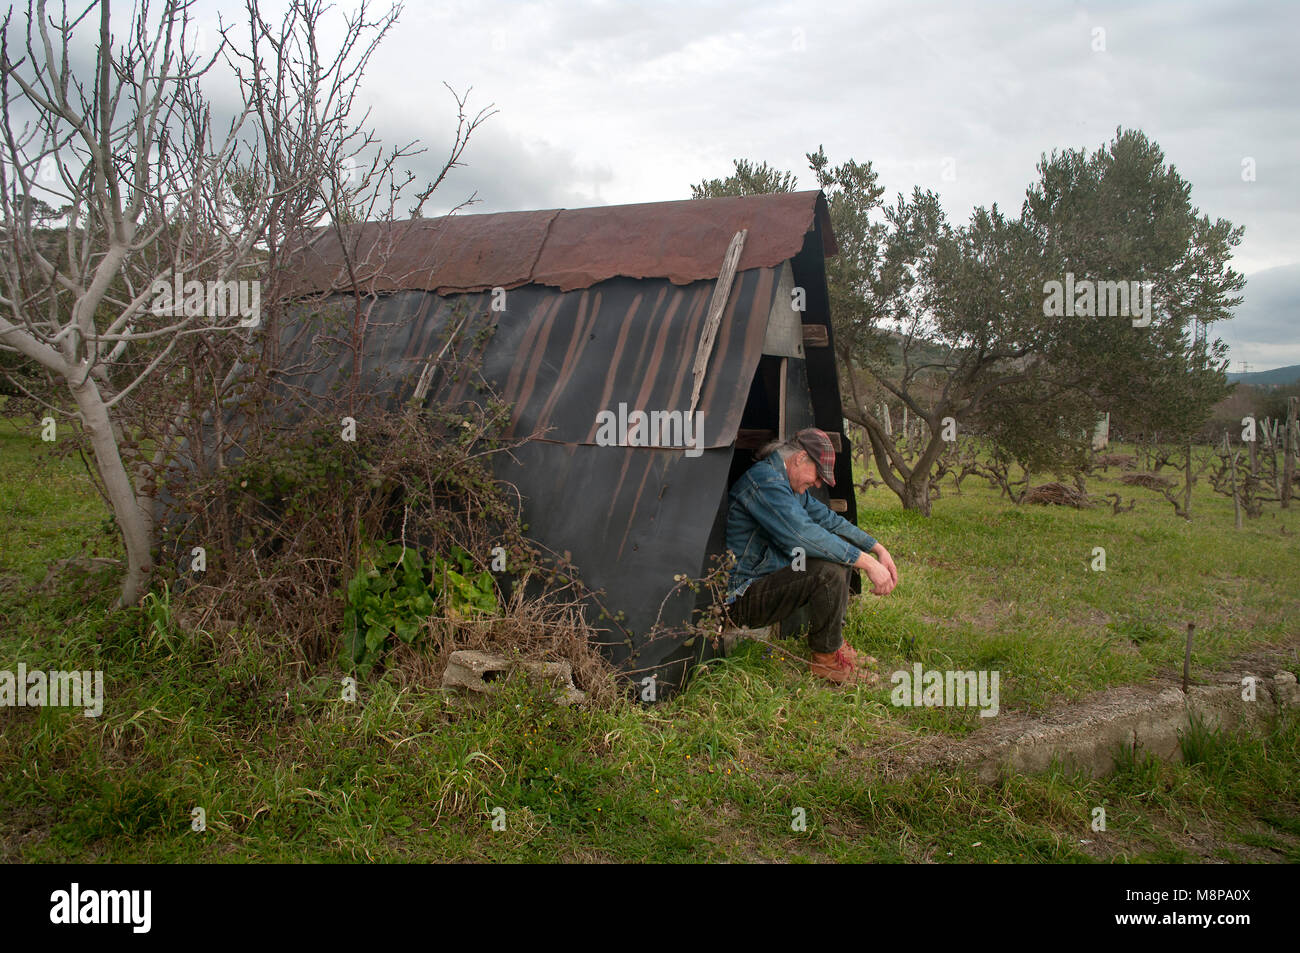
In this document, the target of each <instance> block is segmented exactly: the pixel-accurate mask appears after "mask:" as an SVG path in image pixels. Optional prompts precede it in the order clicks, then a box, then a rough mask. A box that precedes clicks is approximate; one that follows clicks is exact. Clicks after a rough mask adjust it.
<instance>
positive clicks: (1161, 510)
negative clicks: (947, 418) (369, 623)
mask: <svg viewBox="0 0 1300 953" xmlns="http://www.w3.org/2000/svg"><path fill="white" fill-rule="evenodd" d="M0 460H2V464H0V506H3V508H4V509H3V512H5V513H6V520H5V522H4V524H3V530H2V531H0V554H2V555H0V625H2V631H3V632H4V635H3V637H2V638H0V669H3V668H8V669H12V668H13V667H14V665H15V664H16V662H17V661H18V660H22V661H24V662H25V663H26V664H27V666H28V668H29V669H34V668H40V667H44V668H65V669H67V668H74V667H75V668H78V669H95V668H98V669H102V670H103V671H104V672H105V679H106V685H105V696H106V697H105V709H104V713H103V715H102V716H101V717H99V718H85V717H83V715H82V714H81V712H80V711H74V710H69V709H53V708H44V709H35V708H24V709H4V710H0V720H2V723H3V731H0V857H3V858H4V859H6V860H26V861H38V862H39V861H68V860H78V861H150V862H159V861H161V862H173V861H245V860H268V861H301V860H311V861H332V860H341V861H363V860H380V861H439V860H479V861H487V860H492V861H522V860H561V861H596V860H613V861H635V860H650V861H666V862H674V861H719V860H733V861H755V860H779V861H884V862H920V861H934V862H940V863H947V862H955V863H965V862H997V863H1017V862H1087V861H1092V860H1103V861H1114V862H1151V861H1188V860H1202V859H1227V860H1265V859H1275V860H1290V861H1295V860H1297V859H1300V854H1298V853H1297V850H1298V849H1300V846H1298V845H1300V805H1298V803H1297V795H1296V793H1295V792H1297V791H1300V726H1298V725H1297V723H1296V721H1295V720H1294V719H1290V720H1282V721H1280V722H1279V724H1278V725H1277V726H1276V727H1275V729H1274V730H1273V731H1272V733H1270V734H1268V735H1266V736H1254V737H1235V736H1225V735H1222V734H1218V733H1215V732H1212V731H1210V730H1209V729H1206V728H1205V727H1204V726H1193V728H1192V729H1191V730H1189V731H1188V732H1187V733H1185V735H1184V738H1183V747H1184V751H1185V753H1186V761H1185V763H1181V764H1165V763H1160V762H1156V761H1154V760H1152V759H1150V758H1149V757H1147V756H1145V754H1144V753H1143V752H1141V751H1140V750H1139V751H1137V752H1128V753H1127V755H1126V756H1124V757H1123V758H1121V759H1120V767H1119V769H1118V770H1117V771H1116V772H1115V774H1113V775H1112V776H1111V777H1109V778H1106V779H1104V780H1094V779H1091V778H1083V777H1079V776H1076V775H1072V774H1070V773H1069V772H1067V771H1065V770H1063V769H1060V768H1057V769H1054V770H1052V771H1048V772H1046V773H1043V774H1040V775H1035V776H1021V775H1011V776H1008V777H1005V778H1004V779H1002V780H1000V781H999V782H997V783H994V784H985V783H980V782H979V781H977V780H975V779H974V778H973V777H971V776H970V775H969V774H966V773H962V772H953V771H940V770H927V771H921V772H919V773H915V774H912V775H910V776H902V775H900V774H898V773H897V772H895V771H893V769H892V768H891V765H893V764H895V763H896V762H895V761H894V760H891V752H896V751H897V750H898V748H899V747H900V746H902V745H905V744H906V743H908V742H909V741H910V740H914V739H916V738H917V737H919V736H921V735H933V736H936V737H938V738H943V737H946V736H960V735H964V734H969V733H970V732H972V731H974V730H976V729H978V728H980V727H983V721H984V720H981V719H980V718H979V717H978V715H977V713H976V712H974V711H972V710H954V709H906V708H894V707H893V706H891V705H890V703H889V686H888V684H887V683H886V684H885V685H884V686H883V687H882V688H880V689H875V690H867V689H855V690H850V691H832V690H827V689H824V688H822V687H821V686H820V685H818V684H817V683H815V682H814V681H813V680H812V679H811V678H810V677H809V676H808V675H807V674H806V673H805V672H804V671H803V670H802V668H801V665H800V664H799V662H798V661H797V658H798V652H799V651H800V647H799V646H798V644H797V643H796V642H795V641H793V640H786V641H783V642H781V643H779V644H778V645H777V646H776V647H775V651H772V649H771V647H769V646H763V645H759V644H756V643H745V644H742V646H741V647H740V650H739V651H738V652H737V653H736V654H735V655H734V656H732V657H731V658H728V659H724V660H719V661H716V662H713V663H710V664H709V665H708V666H706V667H704V668H703V669H702V670H701V671H699V672H698V673H697V675H696V677H695V678H694V679H693V681H692V683H691V685H690V687H689V689H688V690H687V691H685V692H684V693H682V694H681V695H680V696H678V697H677V698H675V699H673V700H672V701H669V702H666V703H662V704H660V705H657V706H653V707H641V706H637V705H634V704H632V703H630V702H629V703H625V704H620V705H617V706H615V707H613V708H612V709H610V710H571V709H566V708H557V707H555V706H553V705H552V704H550V703H549V702H548V701H547V700H546V699H545V698H543V697H540V696H538V695H537V694H536V693H534V692H533V691H532V690H531V689H529V688H528V686H526V685H524V684H517V683H514V682H510V683H507V684H506V685H505V686H504V688H503V689H502V691H501V692H500V693H499V695H498V696H496V697H495V698H494V699H492V700H491V701H489V702H486V703H480V704H471V703H467V702H462V701H458V700H453V699H448V698H445V697H444V696H442V695H441V694H439V693H436V692H432V691H427V690H423V689H420V688H415V687H401V686H399V685H398V684H396V683H395V682H394V681H392V680H389V679H381V680H377V681H372V682H365V683H363V684H362V686H361V690H360V698H359V699H358V700H357V701H356V702H352V703H350V702H347V701H344V700H342V697H341V686H340V682H339V678H340V674H341V673H339V672H337V671H335V670H333V669H329V670H322V671H318V672H312V673H307V674H306V675H305V677H304V678H303V679H291V680H286V679H285V678H284V676H283V674H282V669H281V666H280V664H279V662H278V661H277V660H276V659H274V658H270V657H267V656H265V655H263V654H261V653H259V652H258V651H257V650H254V649H247V648H246V649H244V650H242V651H233V650H232V648H231V643H230V642H229V641H228V640H222V639H220V638H217V637H215V636H213V635H211V634H209V633H205V632H193V631H186V630H184V629H183V628H180V627H178V626H176V625H175V624H174V620H173V619H172V618H171V617H170V614H169V612H168V611H167V609H166V606H165V603H163V602H151V603H150V604H149V605H148V606H147V607H146V608H144V609H127V610H114V609H112V608H111V604H112V601H113V596H114V593H112V592H109V591H100V592H98V593H93V592H92V593H91V594H90V595H86V594H78V593H76V592H72V591H61V590H60V591H54V592H41V593H35V592H33V591H31V590H30V589H29V588H28V586H29V585H30V584H31V583H33V582H39V581H40V579H41V578H42V577H43V575H44V570H45V566H46V564H48V563H49V562H50V561H52V560H54V559H59V558H67V557H69V556H74V555H77V554H79V553H81V552H83V550H84V551H88V550H89V549H92V548H94V547H95V546H98V548H99V549H100V551H101V555H115V554H116V549H115V547H116V543H115V541H114V540H113V539H112V537H111V536H107V535H105V534H104V533H103V530H102V527H103V524H104V520H105V511H104V509H103V505H102V503H101V502H100V501H99V499H98V497H97V496H96V495H95V494H94V492H93V490H92V489H91V488H90V484H89V481H88V479H87V477H86V475H85V472H84V468H83V467H82V465H81V463H80V461H79V460H77V459H75V458H74V459H71V460H68V459H62V460H58V459H51V458H50V457H49V456H48V454H47V451H46V449H45V448H44V447H42V445H41V444H40V443H39V440H37V439H35V437H34V432H16V431H15V430H14V429H13V427H12V426H10V425H8V424H7V423H5V422H3V421H0ZM964 486H965V490H964V492H963V494H962V495H961V496H954V495H952V493H951V490H950V489H949V488H947V487H945V496H944V497H943V498H942V499H940V500H938V501H936V504H935V510H934V515H933V516H932V517H931V518H930V519H928V520H927V519H922V518H920V517H917V516H915V515H914V514H909V513H903V512H901V511H899V510H898V508H897V504H896V502H895V501H894V499H893V497H892V496H891V495H889V494H888V493H887V492H886V491H882V490H877V491H874V492H872V493H870V494H867V495H866V496H865V498H861V499H860V513H861V516H860V523H861V524H862V525H863V526H864V528H866V529H868V530H869V531H870V532H872V533H873V535H876V536H878V537H879V538H880V539H881V540H882V541H884V542H885V544H886V545H887V546H888V547H889V548H890V550H891V552H892V553H893V554H894V556H895V559H896V560H897V563H898V566H899V570H900V575H901V584H900V586H899V588H898V589H897V590H896V591H895V592H894V593H893V594H891V595H890V596H889V597H887V598H885V599H875V598H872V597H864V598H863V599H861V600H858V601H857V602H856V603H855V606H854V609H853V611H852V614H851V617H850V624H849V629H848V637H849V639H850V641H852V642H853V643H854V644H855V645H856V646H857V647H858V648H859V649H863V650H866V651H868V652H870V653H871V654H873V655H876V656H878V657H879V658H880V659H881V661H882V664H883V666H884V668H885V669H886V671H888V670H890V669H892V668H893V667H896V666H910V664H911V663H912V662H913V661H919V662H922V663H923V664H924V665H925V666H926V667H927V668H957V669H981V668H996V669H998V670H999V671H1000V672H1001V673H1002V682H1001V690H1002V698H1001V707H1002V711H1003V712H1010V711H1019V712H1034V711H1038V710H1042V709H1045V708H1047V707H1049V706H1051V705H1054V704H1057V703H1059V702H1061V701H1063V700H1068V699H1075V698H1079V697H1082V696H1083V695H1085V694H1087V693H1088V692H1091V691H1095V690H1097V689H1100V688H1104V687H1107V686H1112V685H1119V684H1130V683H1141V682H1143V681H1145V680H1147V679H1149V678H1151V677H1152V676H1153V675H1155V674H1157V673H1161V672H1164V673H1172V672H1175V671H1177V670H1178V669H1180V667H1181V662H1182V651H1183V631H1184V626H1185V624H1186V622H1187V621H1189V620H1190V621H1195V622H1196V625H1197V648H1196V653H1195V657H1194V661H1195V667H1196V670H1198V671H1200V672H1205V671H1207V670H1210V669H1212V668H1214V667H1215V666H1217V665H1219V664H1221V663H1224V662H1226V661H1227V660H1228V659H1231V658H1232V657H1234V656H1237V655H1240V654H1241V653H1243V652H1246V651H1249V650H1251V649H1254V648H1258V647H1259V646H1262V645H1269V644H1294V641H1295V636H1296V631H1295V627H1296V621H1295V620H1296V619H1297V618H1298V617H1300V613H1297V611H1296V609H1297V604H1296V603H1297V596H1296V591H1295V585H1294V580H1295V579H1296V578H1300V554H1298V553H1297V547H1296V545H1295V543H1294V538H1293V537H1284V536H1283V535H1282V534H1281V533H1280V532H1279V531H1278V530H1277V526H1278V525H1280V524H1281V522H1282V520H1283V519H1290V516H1289V514H1288V515H1287V516H1286V517H1276V516H1274V517H1269V516H1266V517H1264V518H1263V519H1262V520H1260V521H1256V522H1254V523H1251V524H1249V525H1248V527H1247V528H1246V529H1245V530H1243V531H1241V532H1237V531H1235V530H1234V529H1233V528H1232V516H1231V503H1230V501H1223V500H1219V499H1215V498H1213V497H1211V496H1210V495H1209V494H1208V492H1200V493H1199V495H1198V496H1197V499H1196V501H1195V504H1194V505H1195V506H1196V507H1197V509H1196V510H1195V511H1194V512H1195V513H1196V517H1197V518H1196V521H1195V522H1194V523H1193V524H1191V525H1186V524H1184V523H1183V521H1181V520H1176V519H1175V518H1174V517H1173V515H1172V511H1171V508H1170V507H1169V506H1168V505H1167V504H1165V503H1164V502H1163V500H1161V501H1159V505H1157V503H1156V502H1155V501H1154V500H1153V499H1152V495H1151V494H1149V493H1145V491H1141V490H1137V491H1135V492H1136V493H1138V494H1140V499H1142V500H1143V502H1142V503H1140V504H1139V506H1138V508H1137V509H1136V510H1135V511H1133V512H1131V513H1125V514H1121V515H1118V516H1113V515H1111V513H1110V511H1109V510H1108V509H1102V508H1097V509H1094V510H1084V511H1074V510H1062V509H1060V508H1037V507H1025V508H1013V507H1012V506H1011V505H1010V504H1007V503H1005V502H1004V501H998V500H997V499H996V494H995V493H993V492H990V491H989V490H988V489H987V488H986V487H983V486H980V485H977V483H976V481H975V480H973V479H971V480H967V481H966V483H965V484H964ZM1099 489H1102V487H1101V484H1100V483H1094V484H1092V485H1090V490H1092V491H1093V492H1096V491H1097V490H1099ZM1103 491H1104V490H1103ZM1124 492H1125V496H1126V498H1127V497H1129V496H1131V495H1132V494H1131V493H1130V492H1129V491H1127V490H1125V491H1124ZM1225 504H1226V506H1225ZM1094 546H1104V547H1105V548H1106V560H1107V569H1106V571H1105V572H1104V573H1099V572H1092V571H1091V570H1090V569H1089V564H1090V563H1091V561H1092V549H1093V547H1094ZM5 574H8V576H6V575H5ZM6 580H7V582H6ZM1099 807H1101V808H1104V810H1105V815H1106V821H1107V827H1106V830H1105V831H1094V830H1093V829H1092V826H1091V825H1092V819H1093V817H1094V812H1095V810H1096V809H1097V808H1099ZM196 808H201V809H202V811H203V812H204V814H205V820H206V830H205V831H202V832H198V831H195V830H193V829H192V823H191V822H192V818H193V816H194V815H193V813H192V812H193V811H194V810H195V809H196ZM496 808H500V809H501V812H503V813H500V812H497V813H495V814H494V809H496ZM800 813H802V816H803V818H804V819H805V829H803V830H796V829H794V828H793V827H792V821H793V820H794V819H795V818H796V816H798V815H799V814H800ZM494 816H495V817H498V818H501V819H503V820H504V830H494V829H493V820H494Z"/></svg>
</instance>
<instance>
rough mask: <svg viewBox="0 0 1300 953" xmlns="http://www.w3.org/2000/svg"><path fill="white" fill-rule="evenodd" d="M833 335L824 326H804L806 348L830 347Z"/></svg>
mask: <svg viewBox="0 0 1300 953" xmlns="http://www.w3.org/2000/svg"><path fill="white" fill-rule="evenodd" d="M830 345H831V335H830V332H829V331H827V330H826V325H824V324H805V325H804V326H803V346H804V347H830Z"/></svg>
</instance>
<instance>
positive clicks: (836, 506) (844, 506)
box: [827, 500, 849, 513]
mask: <svg viewBox="0 0 1300 953" xmlns="http://www.w3.org/2000/svg"><path fill="white" fill-rule="evenodd" d="M827 505H828V506H830V508H831V512H833V513H847V512H848V511H849V501H848V500H831V501H830V503H829V504H827Z"/></svg>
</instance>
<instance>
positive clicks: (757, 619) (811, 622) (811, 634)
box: [727, 559, 852, 653]
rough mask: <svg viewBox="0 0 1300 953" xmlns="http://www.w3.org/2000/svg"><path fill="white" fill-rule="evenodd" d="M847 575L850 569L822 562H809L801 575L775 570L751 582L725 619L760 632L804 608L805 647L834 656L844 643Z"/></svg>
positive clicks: (847, 603) (729, 608)
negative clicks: (805, 626)
mask: <svg viewBox="0 0 1300 953" xmlns="http://www.w3.org/2000/svg"><path fill="white" fill-rule="evenodd" d="M850 572H852V568H851V567H849V566H843V565H841V564H839V563H832V562H827V561H826V560H824V559H809V560H808V566H807V568H806V569H804V570H803V571H802V572H796V571H795V570H793V569H791V568H790V567H789V566H787V567H786V568H784V569H778V570H777V571H776V572H774V573H769V574H768V575H766V576H760V577H759V578H758V579H755V580H754V581H753V582H751V583H750V584H749V588H748V589H746V590H745V594H744V595H742V596H741V597H740V598H739V599H737V600H736V601H735V602H733V603H732V604H731V605H729V606H727V615H728V617H730V619H731V621H732V623H733V624H735V625H738V626H743V627H744V628H747V629H761V628H762V627H763V626H765V625H771V624H772V623H774V622H780V621H781V620H782V619H786V618H788V617H790V616H791V615H793V614H794V613H795V611H796V610H798V609H799V608H801V607H803V606H807V607H808V647H809V648H810V649H812V650H813V651H814V652H823V653H830V652H834V651H835V650H836V649H838V648H839V647H840V645H842V644H843V642H844V636H843V635H842V634H841V629H842V628H843V627H844V613H845V610H847V609H848V606H849V573H850Z"/></svg>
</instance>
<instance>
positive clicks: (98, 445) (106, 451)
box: [68, 374, 153, 605]
mask: <svg viewBox="0 0 1300 953" xmlns="http://www.w3.org/2000/svg"><path fill="white" fill-rule="evenodd" d="M75 378H76V375H75V374H74V376H73V378H72V379H69V380H68V386H69V388H70V389H71V391H72V396H73V399H74V400H76V402H77V409H78V410H79V411H80V415H81V426H82V429H84V430H85V432H86V436H87V437H88V438H89V439H90V446H91V449H92V450H93V451H94V453H95V468H96V469H97V470H98V471H99V476H100V479H102V480H103V481H104V491H105V493H107V495H108V500H109V503H110V504H112V507H113V516H114V517H116V519H117V525H118V529H119V530H120V531H121V533H122V543H123V545H124V546H125V547H126V563H127V566H126V576H125V578H123V580H122V592H121V595H120V597H119V603H120V604H121V605H134V604H135V603H137V602H139V601H140V599H141V598H142V597H143V596H144V591H145V589H146V587H147V586H148V583H149V576H150V575H151V573H152V572H153V555H152V548H153V510H152V508H151V506H150V503H149V500H148V499H147V498H144V497H138V496H137V495H136V492H135V489H134V487H132V485H131V477H130V475H129V474H128V473H127V472H126V466H125V465H124V464H123V463H122V455H121V453H119V451H118V445H117V439H116V437H115V436H114V428H113V421H112V419H111V418H110V417H109V414H108V408H107V407H106V406H105V405H104V398H103V396H102V395H101V394H100V392H99V387H98V385H97V384H96V383H95V381H94V380H93V379H89V378H88V379H84V380H81V381H78V380H76V379H75Z"/></svg>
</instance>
